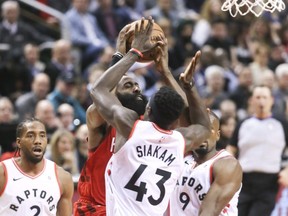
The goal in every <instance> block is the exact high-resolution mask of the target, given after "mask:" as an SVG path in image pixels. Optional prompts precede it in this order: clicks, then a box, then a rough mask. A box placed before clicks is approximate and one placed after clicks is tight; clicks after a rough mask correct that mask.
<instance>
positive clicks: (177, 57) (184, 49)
mask: <svg viewBox="0 0 288 216" xmlns="http://www.w3.org/2000/svg"><path fill="white" fill-rule="evenodd" d="M193 29H194V22H193V21H191V20H181V21H180V23H179V25H178V26H177V31H176V32H177V33H176V36H175V41H176V42H175V46H174V49H173V54H172V56H173V58H171V60H172V63H173V68H174V69H175V68H179V67H180V66H182V65H183V64H184V61H185V58H186V57H187V56H193V55H195V53H196V52H197V51H198V50H199V47H198V46H197V45H196V44H195V43H193V42H192V40H191V35H192V32H193Z"/></svg>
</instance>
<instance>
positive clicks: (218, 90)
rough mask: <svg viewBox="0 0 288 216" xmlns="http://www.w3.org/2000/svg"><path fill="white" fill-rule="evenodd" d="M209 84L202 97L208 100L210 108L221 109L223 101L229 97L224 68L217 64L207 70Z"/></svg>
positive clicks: (207, 103) (206, 75)
mask: <svg viewBox="0 0 288 216" xmlns="http://www.w3.org/2000/svg"><path fill="white" fill-rule="evenodd" d="M205 79H206V82H207V86H206V88H205V90H204V92H203V95H202V97H203V98H204V100H205V101H206V106H207V107H208V108H210V109H214V110H216V109H219V104H220V103H221V101H223V100H224V99H226V98H227V97H228V95H227V93H225V91H224V84H225V79H224V69H223V68H222V67H220V66H217V65H211V66H209V67H207V68H206V70H205Z"/></svg>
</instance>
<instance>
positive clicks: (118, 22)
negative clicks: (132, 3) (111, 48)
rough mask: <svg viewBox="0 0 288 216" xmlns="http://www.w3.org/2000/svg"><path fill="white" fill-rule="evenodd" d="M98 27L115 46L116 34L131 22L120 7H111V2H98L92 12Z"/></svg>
mask: <svg viewBox="0 0 288 216" xmlns="http://www.w3.org/2000/svg"><path fill="white" fill-rule="evenodd" d="M93 15H94V16H95V17H96V20H97V22H98V25H99V27H100V29H101V30H102V32H103V33H104V34H105V37H106V38H107V39H108V40H109V42H110V44H112V45H115V42H116V38H117V35H118V32H120V30H121V29H122V28H123V27H124V26H125V25H126V24H129V23H131V22H132V21H133V20H132V19H131V18H130V16H129V14H128V13H127V11H126V10H124V9H123V8H122V7H119V8H116V7H114V6H113V0H98V7H97V9H96V10H95V11H94V12H93Z"/></svg>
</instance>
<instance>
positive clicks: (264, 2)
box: [221, 0, 285, 17]
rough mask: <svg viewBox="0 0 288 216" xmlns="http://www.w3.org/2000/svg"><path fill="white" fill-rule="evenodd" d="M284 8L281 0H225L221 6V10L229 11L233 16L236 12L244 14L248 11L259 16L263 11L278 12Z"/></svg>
mask: <svg viewBox="0 0 288 216" xmlns="http://www.w3.org/2000/svg"><path fill="white" fill-rule="evenodd" d="M284 9H285V4H284V2H283V0H225V2H224V3H223V5H222V7H221V10H222V11H229V13H230V14H231V16H233V17H235V16H236V15H237V14H238V13H239V14H240V15H241V16H245V15H246V14H247V13H249V12H251V13H253V14H254V15H255V16H257V17H259V16H260V15H261V14H262V12H263V11H268V12H270V13H273V12H274V11H275V10H278V11H279V12H280V11H282V10H284Z"/></svg>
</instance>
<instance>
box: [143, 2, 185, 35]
mask: <svg viewBox="0 0 288 216" xmlns="http://www.w3.org/2000/svg"><path fill="white" fill-rule="evenodd" d="M143 14H144V16H145V17H149V16H152V17H153V19H154V20H155V22H156V23H157V22H158V20H160V19H163V18H166V19H168V20H170V21H171V22H172V27H173V29H176V27H177V26H178V24H179V20H180V17H179V13H178V11H177V10H176V9H175V8H173V0H157V1H156V5H155V6H154V7H153V8H151V9H148V10H146V11H144V13H143ZM173 33H174V32H173Z"/></svg>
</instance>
